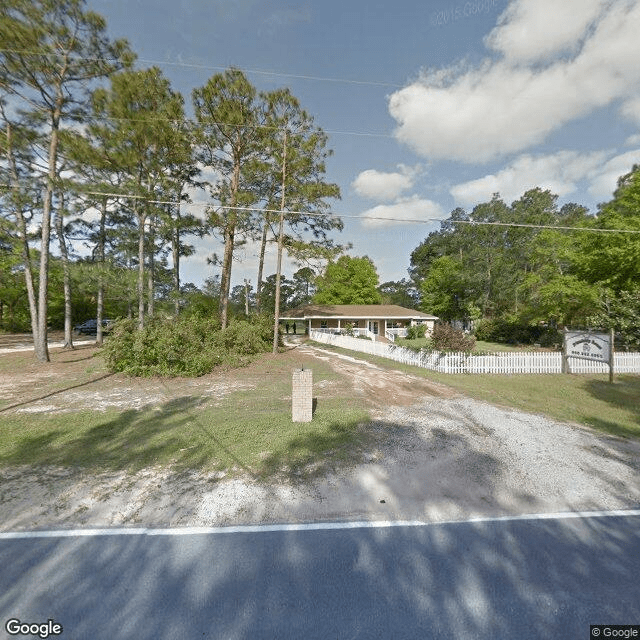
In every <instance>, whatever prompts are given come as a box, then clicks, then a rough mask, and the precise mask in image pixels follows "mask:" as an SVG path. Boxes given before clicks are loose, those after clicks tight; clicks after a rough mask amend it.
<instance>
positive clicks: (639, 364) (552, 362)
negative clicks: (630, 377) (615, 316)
mask: <svg viewBox="0 0 640 640" xmlns="http://www.w3.org/2000/svg"><path fill="white" fill-rule="evenodd" d="M310 338H311V339H312V340H315V341H316V342H322V343H324V344H332V345H335V346H336V347H342V348H344V349H350V350H352V351H360V352H361V353H369V354H372V355H376V356H380V357H382V358H389V359H390V360H395V361H396V362H402V363H403V364H410V365H413V366H415V367H423V368H425V369H431V370H432V371H439V372H440V373H561V371H562V354H561V353H560V352H558V351H504V352H500V353H489V354H483V355H470V354H468V353H444V352H438V351H420V352H417V351H413V350H412V349H407V348H406V347H401V346H396V345H393V344H387V343H382V342H372V341H371V340H362V339H359V338H352V337H350V336H341V335H333V334H329V333H320V332H319V331H314V330H312V331H311V334H310ZM569 366H570V367H571V372H572V373H608V372H609V367H608V365H606V364H605V363H603V362H594V361H591V360H578V359H576V358H570V359H569ZM613 369H614V372H615V373H640V353H624V352H618V353H615V354H614V363H613Z"/></svg>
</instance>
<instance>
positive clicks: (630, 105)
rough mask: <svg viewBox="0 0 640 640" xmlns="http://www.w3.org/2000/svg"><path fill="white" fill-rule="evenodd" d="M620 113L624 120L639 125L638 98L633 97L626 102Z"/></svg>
mask: <svg viewBox="0 0 640 640" xmlns="http://www.w3.org/2000/svg"><path fill="white" fill-rule="evenodd" d="M620 112H621V113H622V115H623V116H624V117H625V118H628V119H629V120H631V121H632V122H635V123H636V124H639V125H640V96H634V97H633V98H630V99H629V100H627V101H626V102H625V103H624V104H623V105H622V109H620Z"/></svg>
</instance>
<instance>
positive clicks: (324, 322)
mask: <svg viewBox="0 0 640 640" xmlns="http://www.w3.org/2000/svg"><path fill="white" fill-rule="evenodd" d="M320 328H321V329H326V328H327V321H326V320H320Z"/></svg>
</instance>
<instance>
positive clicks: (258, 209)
mask: <svg viewBox="0 0 640 640" xmlns="http://www.w3.org/2000/svg"><path fill="white" fill-rule="evenodd" d="M85 193H86V194H87V195H94V196H103V197H111V198H127V199H134V200H144V201H145V202H147V203H148V204H169V205H178V204H179V205H181V206H194V207H210V206H212V205H210V204H207V203H205V202H180V201H176V200H150V199H148V198H147V197H146V196H140V195H133V194H122V193H103V192H100V191H86V192H85ZM215 208H216V209H225V210H232V211H255V212H257V213H277V214H280V213H283V214H285V215H287V214H288V215H305V216H316V217H334V218H341V219H357V220H376V221H385V222H402V223H413V224H433V223H434V222H451V223H453V224H469V225H481V226H499V227H522V228H526V229H551V230H555V231H589V232H592V233H630V234H640V229H602V228H595V227H565V226H554V225H543V224H526V223H519V222H479V221H475V220H451V219H450V218H430V219H428V220H416V219H415V218H387V217H383V216H362V215H360V216H359V215H350V214H345V213H335V212H327V213H321V212H312V211H289V210H282V209H268V208H266V207H238V206H236V207H232V206H226V205H218V206H216V207H215Z"/></svg>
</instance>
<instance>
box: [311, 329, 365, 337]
mask: <svg viewBox="0 0 640 640" xmlns="http://www.w3.org/2000/svg"><path fill="white" fill-rule="evenodd" d="M311 331H312V332H313V331H318V332H319V333H324V334H327V335H331V336H333V335H345V331H346V329H345V328H344V327H340V328H339V329H338V327H331V328H328V329H311ZM351 331H352V332H353V335H354V336H358V335H361V336H368V335H369V331H368V330H367V329H357V328H355V327H354V328H353V329H351ZM347 337H348V336H347Z"/></svg>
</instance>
